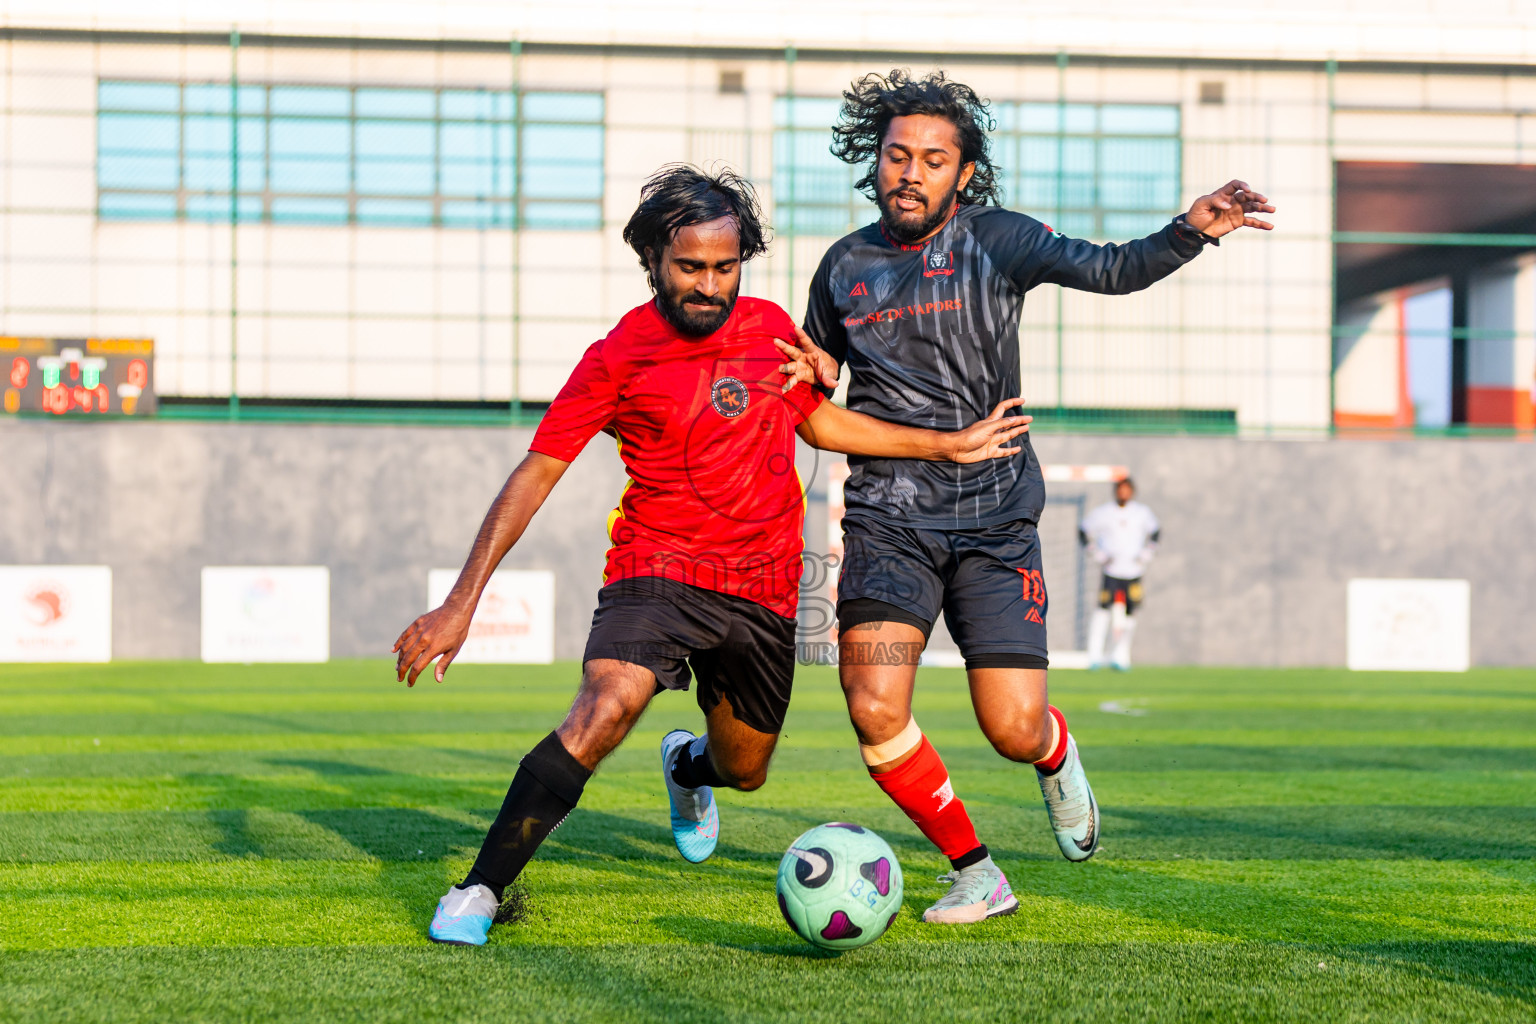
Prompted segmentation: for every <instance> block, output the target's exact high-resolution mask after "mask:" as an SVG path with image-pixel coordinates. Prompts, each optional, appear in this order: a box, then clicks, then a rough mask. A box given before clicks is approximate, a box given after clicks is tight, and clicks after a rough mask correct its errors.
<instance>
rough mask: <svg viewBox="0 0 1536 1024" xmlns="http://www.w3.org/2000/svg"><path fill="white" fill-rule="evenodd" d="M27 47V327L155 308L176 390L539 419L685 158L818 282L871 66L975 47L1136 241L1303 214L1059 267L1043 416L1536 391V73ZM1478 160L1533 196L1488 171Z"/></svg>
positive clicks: (138, 40)
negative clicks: (1174, 257) (753, 189)
mask: <svg viewBox="0 0 1536 1024" xmlns="http://www.w3.org/2000/svg"><path fill="white" fill-rule="evenodd" d="M0 48H3V53H4V57H5V60H4V70H3V74H0V89H3V96H0V143H3V145H0V150H3V152H0V187H3V204H0V335H7V336H14V337H25V336H35V337H46V338H73V337H78V338H106V337H120V338H148V339H153V340H154V342H155V363H154V384H155V388H156V390H157V391H158V393H159V396H160V399H161V404H160V415H181V416H189V415H190V416H220V417H293V416H303V417H309V418H336V419H359V418H362V419H375V420H398V419H404V418H413V419H426V420H451V421H463V422H507V421H508V420H520V421H527V420H529V419H532V418H535V417H536V416H537V414H538V412H539V410H540V409H541V408H542V406H543V404H544V403H547V402H548V401H549V400H550V398H552V397H553V395H554V393H555V391H556V390H558V388H559V385H560V383H561V382H562V381H563V380H564V377H565V375H566V373H567V372H568V371H569V369H570V368H571V367H572V366H573V365H574V364H575V362H576V360H577V359H578V358H579V356H580V353H581V351H582V350H583V349H584V348H585V346H586V345H587V344H589V343H590V342H591V341H593V340H595V339H596V338H599V337H601V336H602V335H603V334H605V333H606V332H607V330H608V329H609V328H610V327H611V325H612V324H613V323H614V322H615V321H616V320H617V319H618V318H619V317H620V316H621V315H622V314H623V313H624V312H625V311H626V310H627V309H629V308H631V307H632V306H634V305H636V304H638V303H640V302H642V301H644V300H645V299H646V297H647V295H648V293H647V291H646V287H645V284H644V279H643V275H642V274H641V273H640V272H639V267H638V266H637V265H636V259H635V256H634V254H633V253H631V252H629V251H628V250H627V249H626V248H625V247H624V245H623V243H622V241H621V240H620V238H619V232H620V229H621V228H622V225H623V223H624V221H625V220H626V219H627V217H628V214H629V211H630V209H631V208H632V206H633V203H634V201H635V197H636V195H637V192H638V188H639V185H640V183H641V181H642V180H643V179H644V178H645V177H646V176H647V175H648V174H649V173H651V172H652V171H654V170H655V169H656V168H657V167H658V166H660V165H661V164H664V163H666V162H669V161H674V160H683V161H690V162H695V163H701V164H709V163H725V164H728V165H730V166H733V167H735V168H737V169H739V170H741V171H742V172H744V173H745V174H747V175H748V176H749V177H751V178H752V179H753V180H754V181H755V182H756V183H757V184H758V186H759V188H760V190H761V192H762V195H763V198H764V201H765V206H766V209H767V211H768V215H769V219H770V221H771V222H772V223H773V225H774V227H775V229H776V238H775V241H774V245H773V249H772V252H771V253H770V255H769V256H767V257H766V258H764V259H762V260H760V261H757V262H755V263H753V264H750V265H749V266H748V268H747V272H746V277H745V280H744V291H746V292H748V293H751V294H756V295H762V296H766V297H768V298H771V299H774V300H775V301H777V302H779V303H781V304H782V305H784V306H785V307H786V308H787V309H789V310H790V311H791V313H792V314H795V315H797V316H798V315H799V314H800V313H801V312H803V309H804V296H805V291H806V287H807V285H808V283H809V279H810V276H811V274H812V273H813V272H814V270H815V267H816V264H817V262H818V261H819V259H820V258H821V255H822V253H823V252H824V251H825V250H826V248H827V247H828V246H829V245H830V244H831V243H832V242H833V241H835V239H836V238H837V237H839V236H840V235H842V234H844V233H846V232H847V231H848V230H850V229H852V228H854V227H857V226H859V225H861V224H864V223H867V222H869V221H870V220H872V219H873V218H874V207H873V205H872V204H871V203H870V202H869V200H867V199H866V198H865V197H864V196H862V195H860V194H859V193H858V192H857V191H855V189H854V187H853V183H854V181H855V179H856V178H857V177H858V175H859V171H858V169H855V168H849V167H848V166H846V165H844V164H842V163H839V162H838V161H837V160H836V159H835V158H833V157H832V156H831V155H830V153H829V152H828V144H829V143H830V141H831V135H830V125H831V123H832V121H833V120H834V119H835V117H836V112H837V105H838V95H839V92H840V90H841V89H842V88H843V87H845V86H846V85H847V83H848V82H849V81H850V80H851V79H852V78H854V77H856V76H857V75H859V74H862V73H865V72H868V71H872V70H881V69H888V68H890V67H892V66H910V67H912V68H914V69H915V70H918V71H922V70H925V69H927V68H929V67H932V66H943V67H945V68H946V69H947V70H948V71H949V72H950V73H951V74H952V76H953V77H955V78H958V79H960V80H962V81H967V82H969V83H971V84H973V85H975V86H976V87H977V89H978V91H980V92H981V93H983V94H984V95H985V96H987V97H988V98H989V99H990V100H991V102H992V112H993V117H994V120H995V125H994V131H993V135H992V143H993V149H994V155H995V159H996V160H997V162H998V164H999V166H1000V169H1001V180H1002V181H1003V183H1004V186H1005V190H1006V196H1007V203H1008V205H1009V206H1010V207H1011V208H1014V209H1018V210H1020V211H1021V212H1025V213H1028V214H1030V215H1032V216H1035V217H1037V218H1039V219H1041V220H1042V221H1045V222H1046V223H1048V224H1050V225H1052V226H1053V227H1055V228H1057V229H1059V230H1062V231H1064V232H1066V233H1068V234H1072V235H1078V236H1082V237H1089V238H1092V239H1094V240H1097V241H1125V240H1127V239H1129V238H1133V237H1137V236H1139V235H1142V234H1145V233H1147V232H1149V231H1151V230H1155V229H1156V228H1157V227H1158V226H1159V225H1161V224H1163V223H1165V222H1166V221H1167V220H1168V219H1169V218H1170V217H1171V216H1173V215H1174V214H1175V213H1176V212H1178V211H1180V210H1182V209H1184V208H1185V207H1187V205H1188V204H1189V202H1190V201H1191V200H1192V199H1193V198H1194V197H1196V196H1197V195H1199V194H1201V193H1202V192H1205V191H1209V190H1210V189H1213V188H1215V187H1217V186H1219V185H1221V184H1222V183H1224V182H1225V181H1227V180H1228V179H1230V178H1233V177H1241V178H1244V179H1246V180H1248V181H1250V182H1251V183H1252V184H1253V185H1255V186H1256V187H1258V188H1260V189H1262V190H1264V191H1266V192H1267V193H1269V194H1270V195H1271V196H1272V197H1273V198H1274V199H1275V200H1276V202H1277V204H1278V205H1280V207H1281V210H1280V213H1279V214H1278V215H1277V216H1276V218H1275V220H1276V223H1277V225H1278V227H1279V230H1277V231H1276V232H1274V233H1273V234H1272V235H1269V236H1265V237H1259V236H1258V234H1257V233H1255V232H1244V233H1241V234H1240V235H1237V236H1233V237H1232V238H1231V239H1230V240H1228V241H1225V242H1224V244H1223V245H1222V246H1221V248H1220V249H1219V250H1215V251H1208V252H1206V253H1205V254H1202V256H1201V257H1200V258H1199V259H1198V260H1196V261H1195V262H1194V263H1193V264H1191V265H1190V266H1189V267H1187V268H1185V269H1183V270H1181V271H1179V272H1178V273H1177V274H1175V275H1174V276H1173V277H1172V278H1170V279H1168V280H1166V281H1164V282H1161V283H1159V284H1158V285H1156V286H1154V287H1153V288H1152V289H1150V290H1148V291H1147V292H1144V293H1141V294H1138V295H1134V296H1125V297H1104V296H1095V295H1087V294H1082V293H1074V292H1065V291H1062V290H1060V289H1054V288H1043V289H1040V290H1038V291H1036V292H1034V293H1032V294H1031V296H1030V297H1029V299H1028V300H1027V302H1026V304H1025V313H1024V321H1023V326H1022V331H1021V342H1022V354H1023V386H1024V393H1025V396H1026V398H1028V399H1029V401H1030V403H1031V406H1032V409H1033V411H1034V413H1035V414H1036V416H1037V417H1038V423H1037V426H1038V428H1039V429H1052V428H1054V427H1060V428H1066V429H1076V430H1101V429H1102V430H1136V431H1146V430H1151V431H1167V430H1212V431H1235V430H1244V431H1260V432H1318V431H1328V430H1335V429H1344V430H1369V431H1373V432H1379V431H1383V430H1420V431H1422V430H1434V431H1442V432H1447V431H1448V432H1458V431H1470V430H1501V431H1511V430H1513V431H1528V430H1530V429H1531V427H1532V425H1533V424H1532V417H1531V408H1532V406H1531V398H1530V394H1531V388H1532V385H1533V383H1536V369H1533V367H1532V362H1533V357H1532V348H1533V345H1536V314H1533V313H1532V312H1531V310H1532V308H1533V307H1536V283H1533V278H1532V271H1531V268H1530V262H1529V257H1528V256H1527V255H1526V254H1527V253H1529V252H1532V251H1536V198H1532V197H1536V188H1531V187H1530V185H1531V184H1532V183H1533V180H1536V179H1532V174H1533V170H1532V167H1531V165H1530V160H1531V152H1530V145H1529V140H1531V139H1532V138H1536V136H1533V135H1532V134H1531V133H1530V131H1529V128H1530V126H1531V116H1532V112H1533V110H1536V70H1533V69H1531V68H1516V67H1507V68H1501V67H1485V68H1465V67H1459V68H1437V67H1433V66H1407V65H1404V66H1388V65H1380V64H1375V65H1349V64H1344V65H1339V64H1337V63H1334V62H1327V63H1318V64H1315V65H1314V64H1306V63H1299V62H1289V63H1281V62H1274V63H1265V62H1247V63H1244V62H1221V63H1210V62H1199V61H1174V60H1150V59H1149V60H1143V61H1136V60H1129V59H1124V58H1121V59H1113V60H1111V59H1108V58H1096V57H1092V56H1079V55H1074V54H1056V53H1045V54H1022V55H1019V54H1012V55H998V56H995V57H985V56H976V55H968V56H964V57H959V56H956V57H952V58H943V57H936V56H934V55H931V54H928V55H907V56H903V55H899V54H894V55H893V54H882V55H879V56H878V57H875V56H871V57H867V58H866V57H863V56H860V55H854V54H848V53H831V52H827V53H818V52H808V51H796V50H794V49H793V48H791V49H786V50H782V51H774V50H681V51H680V50H668V51H661V50H646V49H643V48H638V47H636V48H623V47H583V46H579V45H568V46H553V45H548V44H544V45H538V46H535V45H532V44H530V45H527V46H524V45H521V44H519V43H517V42H515V41H513V42H509V43H507V44H505V45H502V44H496V45H491V44H485V43H478V42H463V43H455V42H452V41H442V40H436V41H430V42H429V41H421V42H411V41H400V40H394V41H382V40H367V39H329V40H322V39H297V38H283V37H278V36H251V35H245V36H242V35H240V34H239V33H233V32H232V33H230V34H229V35H228V36H227V37H223V36H217V37H216V36H196V35H186V36H168V35H153V36H150V35H144V36H136V35H132V34H110V35H108V34H94V33H84V32H63V31H60V32H43V31H25V32H24V31H21V30H11V31H7V32H5V33H0ZM1393 167H1396V168H1399V169H1402V168H1407V170H1406V171H1401V170H1400V171H1399V172H1396V176H1395V177H1394V172H1390V171H1388V170H1383V168H1393ZM1426 182H1428V183H1430V185H1432V186H1433V187H1429V186H1426V184H1425V183H1426ZM1522 183H1524V184H1525V186H1526V187H1525V188H1524V189H1522V188H1521V187H1520V186H1521V184H1522ZM1474 185H1476V186H1477V190H1478V194H1479V195H1484V196H1486V195H1488V194H1490V193H1489V192H1488V191H1487V189H1489V188H1493V189H1495V191H1494V192H1493V193H1492V194H1495V195H1497V196H1498V197H1499V198H1498V199H1497V200H1496V201H1493V202H1492V203H1491V205H1490V203H1489V202H1487V201H1484V202H1482V203H1481V204H1478V203H1468V202H1465V201H1462V200H1460V199H1458V197H1464V196H1465V194H1466V193H1467V192H1468V191H1469V190H1471V189H1472V187H1473V186H1474ZM1426 188H1428V193H1429V194H1430V199H1428V200H1426V199H1425V198H1424V194H1425V190H1426ZM1415 197H1417V198H1415ZM9 407H10V405H9V403H8V405H7V408H9ZM114 411H120V410H114Z"/></svg>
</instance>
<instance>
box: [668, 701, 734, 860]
mask: <svg viewBox="0 0 1536 1024" xmlns="http://www.w3.org/2000/svg"><path fill="white" fill-rule="evenodd" d="M697 738H698V737H696V736H694V734H693V733H691V732H689V731H688V730H686V729H674V730H672V731H671V732H669V733H667V734H666V735H665V736H663V737H662V738H661V777H662V778H663V779H664V780H665V781H666V783H667V798H668V799H669V800H670V801H671V802H672V841H673V842H675V843H676V844H677V852H678V853H681V854H682V855H683V859H684V860H686V861H688V862H689V863H692V864H698V863H701V862H703V861H706V860H708V859H709V855H710V854H712V853H714V852H715V844H716V843H718V842H719V841H720V811H719V810H718V809H717V808H716V807H715V791H714V790H712V789H710V788H709V787H708V786H698V787H696V788H694V789H688V788H687V787H686V786H679V785H678V784H677V783H676V782H673V781H672V766H673V765H674V764H676V763H677V758H678V756H679V755H680V754H681V753H682V752H683V751H686V750H687V749H688V744H690V743H692V742H693V741H694V740H695V739H697Z"/></svg>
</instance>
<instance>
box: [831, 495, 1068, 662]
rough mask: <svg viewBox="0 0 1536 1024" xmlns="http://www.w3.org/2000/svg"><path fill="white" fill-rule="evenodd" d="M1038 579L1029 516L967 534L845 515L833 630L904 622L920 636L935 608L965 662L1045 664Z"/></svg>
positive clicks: (1034, 535) (1041, 582)
mask: <svg viewBox="0 0 1536 1024" xmlns="http://www.w3.org/2000/svg"><path fill="white" fill-rule="evenodd" d="M1046 606H1047V601H1046V595H1045V575H1044V573H1043V571H1042V569H1041V564H1040V537H1039V534H1038V533H1036V531H1035V524H1034V523H1032V522H1030V521H1029V520H1027V519H1019V520H1015V521H1014V522H1011V523H1002V524H1000V525H997V526H983V527H978V528H976V529H971V530H919V529H914V528H912V527H906V526H894V525H891V524H889V523H885V522H881V521H880V520H877V519H872V518H869V517H866V516H859V515H849V516H845V517H844V518H843V567H842V572H841V574H840V575H839V577H838V581H837V621H838V628H839V629H840V630H848V629H851V628H853V627H854V626H858V625H863V624H864V623H869V622H904V623H906V624H908V625H911V626H916V627H917V628H918V629H920V630H922V631H923V639H924V641H926V640H927V639H928V636H929V634H930V633H931V632H932V631H933V624H934V622H935V621H936V620H937V619H938V617H939V613H940V612H943V613H944V622H945V624H946V625H948V626H949V633H950V635H951V636H953V637H954V638H955V643H956V644H958V645H959V647H960V653H961V654H962V655H963V656H964V657H965V667H966V668H1045V667H1046V665H1047V656H1046V642H1045V613H1046Z"/></svg>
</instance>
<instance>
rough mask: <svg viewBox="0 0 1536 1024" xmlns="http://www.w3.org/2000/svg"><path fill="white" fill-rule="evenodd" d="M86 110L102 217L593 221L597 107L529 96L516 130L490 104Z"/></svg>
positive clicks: (108, 93) (502, 104)
mask: <svg viewBox="0 0 1536 1024" xmlns="http://www.w3.org/2000/svg"><path fill="white" fill-rule="evenodd" d="M97 100H98V115H97V149H98V163H97V188H98V209H99V211H100V214H101V216H102V217H104V218H116V219H168V218H176V217H187V218H191V219H195V220H228V219H229V217H230V216H231V214H232V213H234V212H238V216H239V218H240V219H241V220H271V221H276V222H282V223H322V224H339V223H358V224H392V225H433V224H439V225H444V226H451V227H480V228H485V227H508V226H512V225H514V224H515V223H516V222H517V218H518V210H519V208H520V209H521V211H522V214H521V216H522V220H523V222H524V223H526V224H528V225H529V226H536V227H549V228H582V229H588V228H593V227H598V226H601V222H602V197H603V188H604V168H603V159H604V152H603V130H604V129H603V117H604V105H603V96H602V95H601V94H600V93H574V92H558V93H525V94H523V96H522V99H521V105H522V112H523V116H524V120H523V121H522V122H521V123H519V121H518V120H517V118H516V117H515V116H514V115H515V114H517V113H518V105H519V101H518V98H517V97H515V96H513V94H512V93H511V92H510V91H508V90H493V89H447V90H442V91H438V90H433V89H409V88H402V89H394V88H374V87H366V88H358V89H352V88H348V87H343V86H293V85H273V86H268V85H252V84H244V85H240V86H238V87H231V86H230V85H227V84H223V83H217V82H212V83H185V84H178V83H168V82H133V81H110V80H103V81H101V82H100V83H98V92H97ZM235 121H238V124H235V123H232V122H235ZM519 192H520V193H521V194H520V195H519ZM231 193H238V203H236V204H235V205H234V207H233V208H232V206H231Z"/></svg>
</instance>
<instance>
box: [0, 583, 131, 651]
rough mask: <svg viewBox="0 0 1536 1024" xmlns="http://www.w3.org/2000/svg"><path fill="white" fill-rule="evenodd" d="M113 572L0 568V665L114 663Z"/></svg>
mask: <svg viewBox="0 0 1536 1024" xmlns="http://www.w3.org/2000/svg"><path fill="white" fill-rule="evenodd" d="M111 660H112V570H111V569H110V568H108V567H107V566H105V565H4V566H0V661H111Z"/></svg>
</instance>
